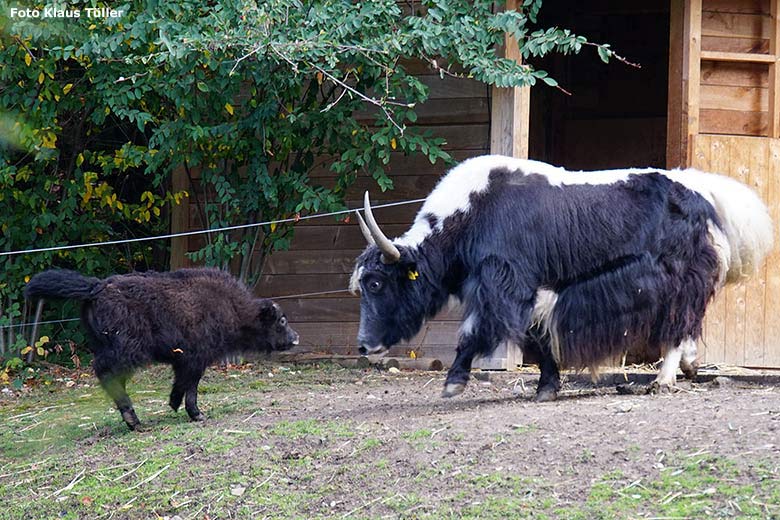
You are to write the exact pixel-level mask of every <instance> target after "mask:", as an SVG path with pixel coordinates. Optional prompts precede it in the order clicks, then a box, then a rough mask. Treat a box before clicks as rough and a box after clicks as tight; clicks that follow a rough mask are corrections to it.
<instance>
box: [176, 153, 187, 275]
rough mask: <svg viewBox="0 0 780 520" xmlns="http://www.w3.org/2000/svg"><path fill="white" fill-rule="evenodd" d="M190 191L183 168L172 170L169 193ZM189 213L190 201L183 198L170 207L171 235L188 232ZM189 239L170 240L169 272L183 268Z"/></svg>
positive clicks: (177, 238)
mask: <svg viewBox="0 0 780 520" xmlns="http://www.w3.org/2000/svg"><path fill="white" fill-rule="evenodd" d="M184 190H187V191H189V190H190V187H189V181H188V180H187V172H186V171H185V170H184V167H182V166H179V167H178V168H176V169H175V170H173V176H172V178H171V191H173V192H174V193H176V192H179V191H184ZM189 211H190V199H189V197H185V198H184V199H182V201H181V204H178V205H176V204H175V205H173V206H172V207H171V233H181V232H183V231H189V224H190V223H189ZM188 239H189V237H174V238H172V239H171V270H172V271H173V270H174V269H179V268H181V267H185V265H186V261H187V258H186V256H185V255H186V253H187V245H188Z"/></svg>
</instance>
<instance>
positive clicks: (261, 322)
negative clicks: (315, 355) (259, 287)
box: [255, 298, 298, 351]
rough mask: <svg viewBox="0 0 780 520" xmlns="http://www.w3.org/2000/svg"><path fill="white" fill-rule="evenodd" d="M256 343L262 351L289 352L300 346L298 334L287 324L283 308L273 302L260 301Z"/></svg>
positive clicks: (258, 304)
mask: <svg viewBox="0 0 780 520" xmlns="http://www.w3.org/2000/svg"><path fill="white" fill-rule="evenodd" d="M255 302H256V303H257V323H256V325H255V327H256V329H257V330H256V331H255V342H256V344H257V345H258V347H259V348H260V349H261V350H266V351H272V350H287V349H289V348H290V347H293V346H295V345H297V344H298V333H297V332H295V331H294V330H293V329H292V328H291V327H290V325H289V323H287V316H285V315H284V312H282V308H281V307H279V305H277V304H275V303H274V302H272V301H271V300H267V299H262V298H261V299H258V300H255Z"/></svg>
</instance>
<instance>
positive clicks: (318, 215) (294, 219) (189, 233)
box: [0, 198, 425, 331]
mask: <svg viewBox="0 0 780 520" xmlns="http://www.w3.org/2000/svg"><path fill="white" fill-rule="evenodd" d="M423 201H425V199H424V198H423V199H413V200H404V201H398V202H388V203H385V204H377V205H376V206H372V209H380V208H390V207H393V206H403V205H406V204H417V203H420V202H423ZM359 209H360V208H353V209H345V210H340V211H331V212H328V213H315V214H312V215H304V216H301V217H291V218H285V219H277V220H269V221H265V222H253V223H251V224H240V225H236V226H226V227H222V228H213V229H199V230H196V231H183V232H180V233H168V234H166V235H155V236H151V237H139V238H129V239H124V240H109V241H105V242H93V243H86V244H74V245H65V246H53V247H42V248H37V249H24V250H18V251H4V252H0V256H13V255H23V254H32V253H43V252H47V251H64V250H68V249H80V248H84V247H102V246H109V245H119V244H129V243H134V242H146V241H151V240H164V239H170V238H177V237H185V236H193V235H202V234H206V233H220V232H224V231H233V230H236V229H246V228H252V227H258V226H270V225H274V224H276V225H278V224H284V223H288V222H298V221H301V220H309V219H314V218H325V217H333V216H337V215H346V214H349V213H352V212H353V211H355V212H357V211H358V210H359ZM345 292H349V289H336V290H331V291H319V292H310V293H300V294H288V295H283V296H274V297H273V299H274V300H289V299H293V298H306V297H311V296H323V295H328V294H339V293H345ZM78 320H79V318H66V319H62V320H47V321H38V322H34V321H33V322H26V323H14V324H12V325H0V331H4V330H7V329H15V328H19V329H21V328H24V327H30V326H35V325H51V324H55V323H67V322H71V321H78Z"/></svg>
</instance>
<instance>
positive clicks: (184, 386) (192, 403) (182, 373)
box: [168, 365, 206, 421]
mask: <svg viewBox="0 0 780 520" xmlns="http://www.w3.org/2000/svg"><path fill="white" fill-rule="evenodd" d="M203 372H204V369H202V368H192V367H187V366H181V365H179V366H174V367H173V373H174V379H173V388H172V389H171V397H170V400H169V401H168V404H170V406H171V408H173V409H174V410H178V409H179V406H181V402H182V399H184V409H185V410H187V415H189V416H190V419H192V420H193V421H202V420H204V419H205V418H206V416H205V415H203V414H202V413H201V411H200V410H199V409H198V383H200V378H201V377H203Z"/></svg>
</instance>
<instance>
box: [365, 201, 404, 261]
mask: <svg viewBox="0 0 780 520" xmlns="http://www.w3.org/2000/svg"><path fill="white" fill-rule="evenodd" d="M363 211H365V212H366V220H367V221H368V232H369V233H370V234H371V236H372V237H373V239H374V242H376V245H377V247H379V250H380V251H382V262H384V263H386V264H394V263H396V262H397V261H398V260H399V259H400V258H401V252H400V251H399V250H398V248H397V247H395V244H393V243H392V242H391V241H390V239H389V238H387V237H386V236H385V234H384V233H382V230H381V229H379V224H377V223H376V219H375V218H374V213H373V212H372V211H371V202H370V201H369V200H368V192H366V196H365V198H364V199H363Z"/></svg>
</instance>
